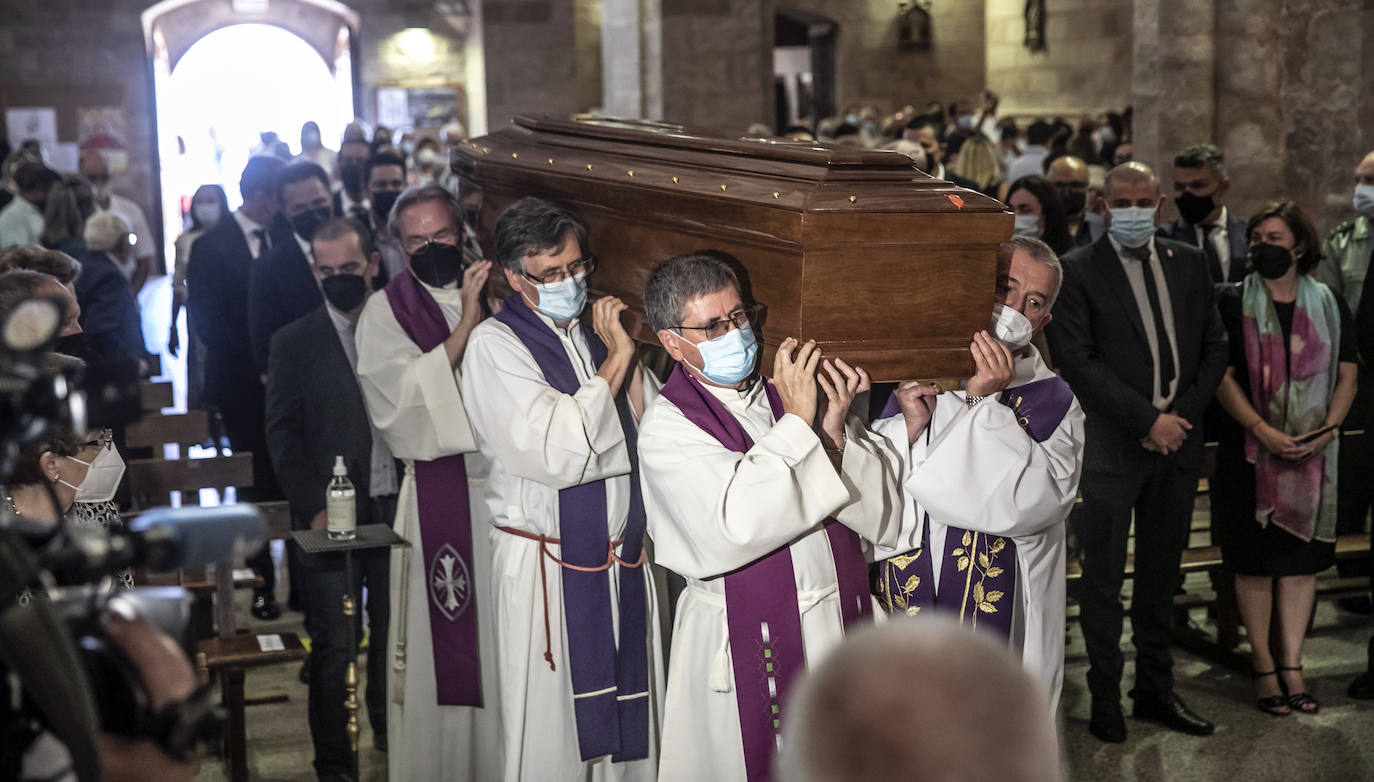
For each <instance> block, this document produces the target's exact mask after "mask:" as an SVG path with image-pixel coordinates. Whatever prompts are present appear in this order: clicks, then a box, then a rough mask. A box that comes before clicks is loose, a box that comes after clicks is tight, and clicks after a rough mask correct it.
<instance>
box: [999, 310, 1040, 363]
mask: <svg viewBox="0 0 1374 782" xmlns="http://www.w3.org/2000/svg"><path fill="white" fill-rule="evenodd" d="M990 330H991V331H992V336H993V337H995V338H996V339H997V341H998V342H1001V343H1002V344H1003V345H1006V346H1007V350H1010V351H1013V352H1015V351H1017V350H1020V349H1021V348H1024V347H1025V346H1027V345H1029V344H1030V341H1031V335H1032V334H1034V333H1035V327H1034V326H1032V325H1031V322H1030V321H1029V320H1027V319H1026V316H1025V315H1022V314H1021V313H1019V312H1017V311H1016V310H1014V309H1012V308H1011V307H1008V306H1006V305H1004V304H994V305H992V326H991V329H990Z"/></svg>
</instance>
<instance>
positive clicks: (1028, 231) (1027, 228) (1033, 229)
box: [1012, 215, 1040, 239]
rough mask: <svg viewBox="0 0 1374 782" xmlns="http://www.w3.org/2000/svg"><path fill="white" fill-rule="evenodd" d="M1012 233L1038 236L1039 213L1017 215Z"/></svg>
mask: <svg viewBox="0 0 1374 782" xmlns="http://www.w3.org/2000/svg"><path fill="white" fill-rule="evenodd" d="M1012 235H1014V236H1033V237H1035V238H1037V239H1038V238H1040V215H1017V216H1016V227H1015V228H1013V229H1012Z"/></svg>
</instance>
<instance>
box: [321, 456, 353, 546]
mask: <svg viewBox="0 0 1374 782" xmlns="http://www.w3.org/2000/svg"><path fill="white" fill-rule="evenodd" d="M357 496H358V492H357V491H356V490H355V489H354V488H353V482H352V481H350V480H349V479H348V468H347V467H345V466H344V458H343V456H342V455H340V456H335V457H334V479H333V480H331V481H330V482H329V489H328V491H327V492H326V494H325V515H326V516H327V517H328V519H329V539H330V540H353V539H354V538H355V537H357V536H358V515H357V505H356V504H355V503H356V501H357Z"/></svg>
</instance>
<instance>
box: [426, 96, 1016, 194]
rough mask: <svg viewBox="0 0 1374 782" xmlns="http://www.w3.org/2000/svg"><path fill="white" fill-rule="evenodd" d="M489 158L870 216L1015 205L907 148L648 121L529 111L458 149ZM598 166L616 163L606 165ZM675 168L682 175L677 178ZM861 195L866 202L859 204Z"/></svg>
mask: <svg viewBox="0 0 1374 782" xmlns="http://www.w3.org/2000/svg"><path fill="white" fill-rule="evenodd" d="M522 154H523V155H524V158H523V159H522V158H521V157H520V155H522ZM489 160H490V161H491V162H497V161H499V165H502V166H503V167H509V166H515V167H518V168H525V167H528V168H529V169H531V171H532V172H533V171H534V170H536V169H538V170H541V171H543V172H547V173H568V171H565V170H564V169H569V168H572V167H574V166H576V171H575V172H573V173H575V174H576V175H577V176H579V177H581V178H590V179H601V178H603V177H605V178H607V179H608V180H612V181H620V182H627V179H626V177H629V178H630V179H629V180H628V182H627V183H630V182H632V183H633V184H636V185H638V184H645V185H651V184H652V185H657V186H660V187H666V186H667V182H668V181H671V182H672V184H673V186H674V188H673V189H679V190H682V191H685V192H700V193H702V194H712V195H714V196H717V197H719V196H721V195H723V194H724V195H726V196H729V197H736V198H741V199H743V200H748V201H757V202H760V203H761V204H766V205H768V206H780V207H784V208H789V207H790V208H797V207H801V208H802V209H803V210H804V211H808V212H817V211H832V210H841V209H843V210H853V209H854V208H855V206H858V208H859V209H860V210H862V211H866V212H979V213H1001V212H1005V211H1006V207H1005V206H1003V205H1002V204H1001V203H999V202H998V201H996V200H994V199H992V198H989V197H987V196H985V195H983V194H981V193H978V192H975V191H972V190H967V189H964V188H960V187H957V186H955V185H953V184H951V183H949V182H945V181H943V180H939V179H934V178H932V177H931V176H929V175H927V174H925V173H923V172H921V171H920V170H919V169H917V168H916V167H915V165H914V164H913V163H912V161H911V159H910V158H908V157H907V156H906V155H903V154H901V153H899V152H892V151H887V150H876V149H865V148H860V147H848V146H841V145H836V144H826V143H821V142H804V141H792V140H790V139H779V138H760V137H756V136H735V135H730V134H728V133H725V132H722V131H719V130H712V129H706V128H695V127H689V126H685V125H677V124H672V123H666V122H656V121H652V120H643V119H622V118H613V117H595V116H590V115H579V116H577V117H574V118H573V119H561V118H557V117H551V116H547V115H538V116H536V115H519V116H517V117H515V118H513V119H512V120H511V123H510V125H509V126H507V127H505V128H501V129H499V130H497V131H495V132H494V133H491V134H489V135H487V136H483V137H481V138H478V139H473V140H472V141H469V142H466V143H464V144H463V145H460V146H459V147H457V148H455V149H454V151H453V155H452V165H453V169H454V171H456V172H457V173H459V174H460V175H463V176H469V177H473V176H475V177H476V178H478V179H480V178H481V177H480V173H479V172H478V171H477V170H476V169H477V167H478V166H479V165H481V164H483V163H486V162H488V161H489ZM597 163H603V164H613V165H609V166H608V165H602V166H601V167H600V168H599V169H598V168H596V167H595V164H597ZM550 166H552V167H553V170H550V168H549V167H550ZM584 166H590V167H588V168H585V170H584V169H583V167H584ZM674 172H677V173H678V174H681V175H682V176H681V177H680V178H679V179H672V177H673V176H675V174H674ZM636 174H638V178H635V177H636ZM702 174H707V175H708V176H707V177H705V178H703V176H702ZM709 175H716V176H718V177H719V178H714V179H713V178H711V176H709ZM650 180H652V182H651V181H650ZM746 183H747V184H748V185H749V186H748V187H747V191H748V192H742V190H741V188H740V187H739V186H740V185H744V184H746ZM720 185H726V187H725V188H720ZM773 185H777V189H776V190H773ZM731 187H734V188H735V192H730V191H729V189H728V188H731ZM717 188H720V192H717ZM770 191H773V192H770ZM779 193H780V194H781V195H779ZM770 195H771V198H770V197H769V196H770ZM789 196H790V197H789ZM797 196H801V199H797ZM860 198H862V199H863V203H862V204H857V203H856V202H857V201H858V199H860ZM778 199H780V200H781V201H782V203H779V202H778ZM731 200H733V198H731ZM798 200H800V201H801V203H797V201H798ZM770 201H771V203H769V202H770ZM789 201H790V202H791V203H790V204H789V203H788V202H789Z"/></svg>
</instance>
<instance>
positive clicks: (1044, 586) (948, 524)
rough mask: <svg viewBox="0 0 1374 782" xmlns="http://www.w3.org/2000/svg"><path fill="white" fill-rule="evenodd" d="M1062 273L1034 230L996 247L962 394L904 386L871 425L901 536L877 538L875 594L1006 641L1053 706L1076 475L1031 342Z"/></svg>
mask: <svg viewBox="0 0 1374 782" xmlns="http://www.w3.org/2000/svg"><path fill="white" fill-rule="evenodd" d="M1062 276H1063V272H1062V270H1061V269H1060V266H1059V261H1058V259H1057V258H1056V257H1055V255H1054V251H1053V250H1051V249H1050V248H1049V247H1048V246H1047V245H1045V244H1044V243H1043V242H1041V241H1040V240H1038V239H1031V238H1027V237H1015V238H1013V239H1012V240H1011V241H1009V242H1007V243H1006V244H1004V245H1002V248H1001V250H1000V251H999V252H998V276H997V305H996V307H995V312H994V317H993V322H992V325H991V328H990V329H989V330H987V331H983V332H980V333H979V334H977V335H975V336H974V340H973V343H972V345H970V347H969V350H970V352H971V353H972V355H973V358H974V363H975V365H976V367H977V370H976V373H975V374H974V375H973V377H971V378H969V380H968V382H967V384H966V385H965V388H964V390H963V391H955V392H949V393H939V391H938V390H937V389H936V388H934V387H932V386H928V385H922V384H920V383H917V382H915V381H910V382H907V383H903V384H902V385H901V386H899V387H898V389H897V391H896V393H895V394H894V397H895V398H894V399H893V400H892V402H890V403H889V404H888V409H887V411H885V413H887V414H891V413H896V412H897V411H898V409H900V414H898V415H891V417H887V418H883V419H880V420H878V421H876V422H874V424H873V428H874V430H875V431H877V432H879V433H880V434H882V435H883V436H885V437H887V438H888V439H889V440H890V441H891V442H892V443H893V445H894V446H895V447H896V450H897V451H898V452H899V453H900V454H901V459H902V465H901V473H902V476H903V486H904V487H905V489H906V497H905V502H904V503H903V511H902V527H901V534H900V539H899V541H898V543H897V544H896V545H890V546H889V545H884V546H880V547H878V549H877V550H876V553H877V555H878V557H879V560H880V561H879V566H878V577H877V580H876V583H875V591H876V593H877V594H878V597H879V600H880V602H882V604H883V606H884V607H885V608H886V609H887V610H889V611H891V612H893V613H897V614H902V613H905V614H907V615H908V616H916V615H918V614H919V615H922V616H923V615H925V614H927V613H929V612H938V613H949V614H952V615H954V616H956V617H958V619H959V621H960V622H962V623H964V624H966V625H970V626H972V627H975V628H978V629H982V630H987V631H990V632H993V633H996V634H999V635H1000V636H1002V637H1004V638H1007V639H1008V642H1009V643H1011V644H1012V646H1013V647H1015V648H1016V649H1017V650H1019V652H1020V654H1021V659H1022V662H1023V664H1024V665H1025V666H1026V668H1027V669H1028V670H1029V671H1030V672H1031V674H1032V675H1035V676H1037V677H1038V678H1039V679H1040V680H1041V683H1042V686H1043V688H1044V692H1045V694H1046V695H1047V696H1048V697H1049V698H1050V702H1051V714H1053V711H1054V709H1055V708H1057V706H1058V702H1059V692H1060V686H1061V685H1062V683H1063V679H1064V601H1065V594H1064V566H1065V562H1064V520H1065V519H1066V518H1067V517H1068V515H1069V510H1070V509H1071V508H1072V507H1073V502H1074V497H1075V496H1076V494H1077V492H1078V479H1079V476H1080V475H1081V474H1082V471H1083V411H1082V410H1081V409H1080V408H1079V406H1078V400H1077V399H1075V398H1074V395H1073V392H1072V391H1071V390H1069V387H1068V384H1067V383H1065V382H1064V381H1063V380H1061V379H1060V378H1059V377H1058V376H1057V375H1055V374H1054V373H1053V372H1052V371H1051V370H1050V369H1049V368H1048V367H1047V366H1046V365H1045V362H1044V360H1043V359H1041V357H1040V354H1039V352H1037V351H1036V349H1035V347H1034V346H1032V345H1031V344H1030V340H1031V337H1032V335H1033V334H1034V332H1036V331H1038V330H1039V329H1041V328H1044V327H1045V326H1046V325H1047V324H1048V323H1049V322H1050V307H1051V306H1052V305H1053V304H1054V298H1055V296H1056V295H1057V294H1058V293H1059V284H1060V281H1061V279H1062Z"/></svg>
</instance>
